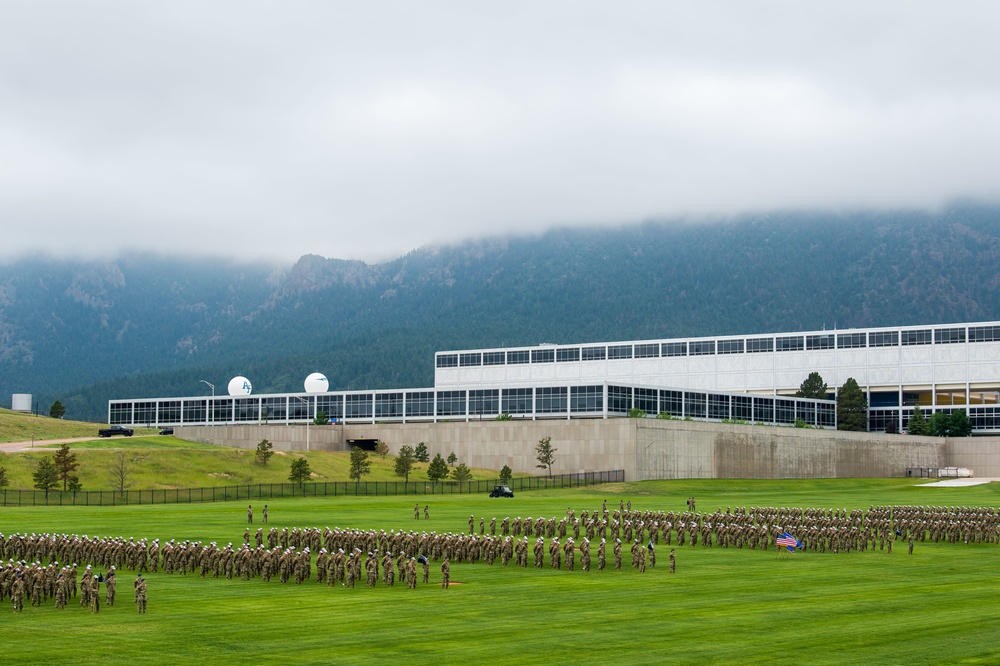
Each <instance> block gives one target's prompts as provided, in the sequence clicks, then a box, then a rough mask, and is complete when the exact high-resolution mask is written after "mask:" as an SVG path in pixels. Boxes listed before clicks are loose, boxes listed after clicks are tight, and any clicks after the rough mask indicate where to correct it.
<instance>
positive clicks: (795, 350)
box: [434, 322, 1000, 433]
mask: <svg viewBox="0 0 1000 666" xmlns="http://www.w3.org/2000/svg"><path fill="white" fill-rule="evenodd" d="M811 372H818V373H820V375H822V377H823V379H824V381H825V382H826V383H827V384H828V385H829V387H830V392H831V397H832V396H833V394H834V393H835V392H836V388H837V387H839V386H841V385H843V383H844V382H845V381H847V379H848V378H849V377H853V378H854V379H855V380H856V381H857V382H858V384H860V386H861V388H862V389H863V390H864V391H865V392H866V394H867V396H868V402H869V419H868V423H869V429H870V430H873V431H886V430H889V431H896V432H899V431H902V430H903V429H905V426H906V422H907V421H908V420H909V418H910V416H911V415H912V414H913V408H914V407H915V406H916V405H920V407H921V409H922V410H924V411H925V412H927V413H928V415H929V413H931V412H934V411H949V412H950V411H953V410H955V409H965V410H966V411H967V413H968V414H969V417H970V419H971V420H972V423H973V429H974V431H976V432H981V433H986V432H989V433H996V432H1000V405H998V401H1000V322H981V323H968V324H948V325H945V326H902V327H892V328H870V329H849V330H837V331H807V332H798V333H768V334H760V335H741V336H723V337H705V338H678V339H662V340H633V341H622V342H606V343H591V344H575V345H552V344H546V345H539V346H537V347H510V348H503V349H475V350H456V351H447V352H438V353H437V354H436V356H435V373H434V385H435V386H436V387H437V388H439V389H446V388H448V387H450V386H452V385H456V386H458V385H461V386H469V387H474V386H477V385H489V386H497V387H500V388H505V387H508V386H521V385H538V384H546V383H558V382H578V383H584V384H586V383H590V382H596V381H602V382H611V383H614V382H632V383H635V384H641V385H643V386H649V387H656V388H663V387H667V386H682V387H684V389H685V390H687V391H694V390H697V391H703V392H706V393H711V392H715V391H721V392H729V393H734V392H735V393H747V394H752V395H771V396H787V395H791V394H793V393H795V391H797V390H798V388H799V387H800V386H801V384H802V381H803V380H804V379H805V378H806V377H808V375H809V373H811Z"/></svg>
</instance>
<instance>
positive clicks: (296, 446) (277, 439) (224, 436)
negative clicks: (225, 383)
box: [174, 425, 347, 451]
mask: <svg viewBox="0 0 1000 666" xmlns="http://www.w3.org/2000/svg"><path fill="white" fill-rule="evenodd" d="M341 430H342V429H341V428H338V427H336V426H309V433H308V440H309V442H308V444H309V446H308V448H309V449H310V450H312V451H346V450H347V447H346V446H345V445H344V439H343V433H342V432H341ZM174 434H175V435H176V436H177V437H180V438H181V439H186V440H189V441H192V442H201V443H203V444H219V445H221V446H231V447H233V448H237V449H256V448H257V445H258V444H260V442H261V440H263V439H266V440H269V441H270V442H271V444H273V445H274V448H275V449H276V450H278V451H305V450H306V439H307V434H306V427H305V426H286V425H227V426H183V427H180V426H178V427H176V428H174Z"/></svg>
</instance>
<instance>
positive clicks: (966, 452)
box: [945, 437, 1000, 479]
mask: <svg viewBox="0 0 1000 666" xmlns="http://www.w3.org/2000/svg"><path fill="white" fill-rule="evenodd" d="M945 460H947V461H948V462H947V464H948V465H949V466H953V467H968V468H969V469H971V470H972V471H973V473H974V474H975V475H976V476H977V477H979V478H988V479H1000V437H958V438H954V439H952V438H949V439H948V440H946V444H945Z"/></svg>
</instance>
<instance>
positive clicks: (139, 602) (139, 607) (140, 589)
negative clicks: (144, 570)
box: [135, 574, 146, 615]
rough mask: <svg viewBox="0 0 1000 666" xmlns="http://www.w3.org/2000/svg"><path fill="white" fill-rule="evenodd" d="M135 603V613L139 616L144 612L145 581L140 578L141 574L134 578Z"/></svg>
mask: <svg viewBox="0 0 1000 666" xmlns="http://www.w3.org/2000/svg"><path fill="white" fill-rule="evenodd" d="M135 603H136V611H137V612H138V613H139V614H140V615H142V614H143V613H145V612H146V579H145V578H143V577H142V574H139V575H138V576H136V579H135Z"/></svg>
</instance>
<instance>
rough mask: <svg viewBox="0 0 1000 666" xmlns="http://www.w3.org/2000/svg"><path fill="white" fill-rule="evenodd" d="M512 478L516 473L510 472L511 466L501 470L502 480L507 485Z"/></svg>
mask: <svg viewBox="0 0 1000 666" xmlns="http://www.w3.org/2000/svg"><path fill="white" fill-rule="evenodd" d="M512 476H514V472H512V471H511V470H510V466H509V465H504V466H503V468H501V470H500V480H501V481H503V482H504V483H507V480H508V479H510V477H512Z"/></svg>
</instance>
